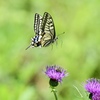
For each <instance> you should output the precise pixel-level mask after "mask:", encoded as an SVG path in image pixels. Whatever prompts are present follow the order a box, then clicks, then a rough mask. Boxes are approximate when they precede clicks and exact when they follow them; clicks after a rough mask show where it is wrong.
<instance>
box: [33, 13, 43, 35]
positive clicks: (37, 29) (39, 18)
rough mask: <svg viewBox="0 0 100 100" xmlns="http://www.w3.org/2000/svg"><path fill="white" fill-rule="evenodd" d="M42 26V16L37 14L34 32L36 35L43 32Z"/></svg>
mask: <svg viewBox="0 0 100 100" xmlns="http://www.w3.org/2000/svg"><path fill="white" fill-rule="evenodd" d="M41 24H42V16H41V15H39V14H38V13H36V14H35V17H34V32H35V33H36V35H39V34H41V33H42V32H43V31H42V28H41Z"/></svg>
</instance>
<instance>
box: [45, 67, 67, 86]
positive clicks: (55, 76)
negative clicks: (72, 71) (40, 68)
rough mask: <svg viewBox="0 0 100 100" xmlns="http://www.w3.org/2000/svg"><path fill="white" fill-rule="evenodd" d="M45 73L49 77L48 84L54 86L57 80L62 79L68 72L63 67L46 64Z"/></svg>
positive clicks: (60, 80)
mask: <svg viewBox="0 0 100 100" xmlns="http://www.w3.org/2000/svg"><path fill="white" fill-rule="evenodd" d="M45 74H46V75H47V76H48V77H49V78H50V81H49V84H50V86H52V87H56V86H57V85H58V82H60V83H61V82H62V79H63V78H64V77H65V76H68V73H66V71H65V70H64V69H62V68H61V67H58V66H47V67H46V71H45Z"/></svg>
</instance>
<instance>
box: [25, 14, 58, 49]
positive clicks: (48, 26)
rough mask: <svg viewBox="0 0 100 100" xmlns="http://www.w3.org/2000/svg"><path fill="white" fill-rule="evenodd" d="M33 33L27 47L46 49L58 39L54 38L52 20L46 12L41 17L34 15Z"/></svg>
mask: <svg viewBox="0 0 100 100" xmlns="http://www.w3.org/2000/svg"><path fill="white" fill-rule="evenodd" d="M34 32H35V36H34V37H33V38H32V42H31V45H30V46H29V47H46V46H48V45H50V44H51V43H54V42H55V41H56V40H57V39H58V38H57V37H56V32H55V26H54V22H53V19H52V17H51V15H50V14H49V13H47V12H45V13H44V15H43V17H42V16H40V15H39V14H37V13H36V14H35V18H34ZM29 47H27V48H26V49H28V48H29Z"/></svg>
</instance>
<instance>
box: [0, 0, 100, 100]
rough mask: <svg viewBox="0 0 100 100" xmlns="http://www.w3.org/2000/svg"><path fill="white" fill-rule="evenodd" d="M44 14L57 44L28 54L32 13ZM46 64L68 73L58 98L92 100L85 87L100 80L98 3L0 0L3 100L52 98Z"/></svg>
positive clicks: (93, 0)
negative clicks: (51, 22)
mask: <svg viewBox="0 0 100 100" xmlns="http://www.w3.org/2000/svg"><path fill="white" fill-rule="evenodd" d="M45 11H47V12H49V13H50V14H51V15H52V17H53V19H54V23H55V27H56V34H57V35H58V38H59V39H58V40H57V44H56V43H54V44H53V45H51V46H49V47H44V48H32V49H28V50H27V51H26V50H25V48H26V47H27V46H28V45H29V43H30V42H31V39H30V38H31V37H33V36H34V29H33V24H34V23H33V19H34V14H35V13H39V14H41V15H43V13H44V12H45ZM63 32H65V34H62V35H60V36H59V34H61V33H63ZM47 65H58V66H61V67H63V68H65V69H67V71H68V72H69V77H68V78H65V79H64V80H63V83H62V84H61V85H59V86H58V87H57V93H58V98H59V100H88V98H87V96H88V94H87V93H86V92H85V90H84V89H83V84H82V83H83V82H85V81H86V79H88V78H90V77H96V78H100V0H55V1H54V0H50V1H49V0H0V100H51V99H52V100H54V96H53V94H52V93H51V90H50V88H49V84H48V81H49V79H48V78H47V77H46V76H45V75H44V74H43V70H45V67H46V66H47ZM74 86H75V87H77V89H79V91H80V93H81V94H82V95H83V97H81V96H80V93H79V92H78V91H77V89H76V88H75V87H74Z"/></svg>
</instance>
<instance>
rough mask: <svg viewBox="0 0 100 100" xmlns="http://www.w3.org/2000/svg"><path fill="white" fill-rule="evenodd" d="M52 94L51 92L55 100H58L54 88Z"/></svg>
mask: <svg viewBox="0 0 100 100" xmlns="http://www.w3.org/2000/svg"><path fill="white" fill-rule="evenodd" d="M52 92H53V94H54V96H55V100H58V98H57V94H56V90H55V88H52Z"/></svg>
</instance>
